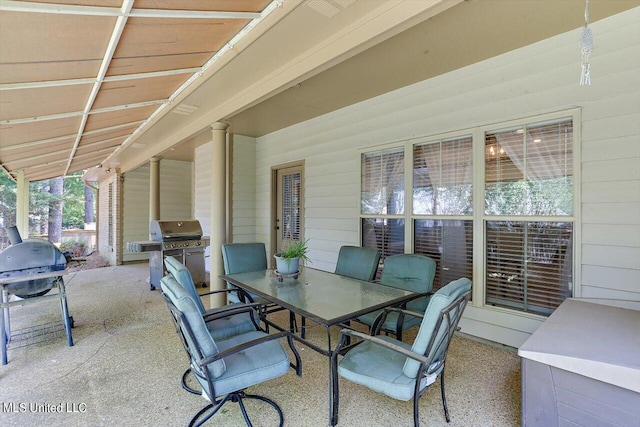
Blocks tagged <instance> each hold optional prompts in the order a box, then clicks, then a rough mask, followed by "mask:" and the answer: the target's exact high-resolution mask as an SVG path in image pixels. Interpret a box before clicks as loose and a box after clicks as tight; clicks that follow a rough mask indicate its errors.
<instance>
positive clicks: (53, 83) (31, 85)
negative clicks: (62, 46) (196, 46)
mask: <svg viewBox="0 0 640 427" xmlns="http://www.w3.org/2000/svg"><path fill="white" fill-rule="evenodd" d="M201 69H202V68H201V67H192V68H178V69H175V70H166V71H152V72H149V73H137V74H122V75H118V76H105V78H104V79H103V80H102V81H103V82H120V81H123V80H138V79H149V78H153V77H164V76H175V75H177V74H189V73H197V72H199V71H200V70H201ZM90 83H96V78H95V77H89V78H84V79H69V80H46V81H39V82H23V83H4V84H0V91H6V90H20V89H39V88H44V87H59V86H73V85H85V84H90Z"/></svg>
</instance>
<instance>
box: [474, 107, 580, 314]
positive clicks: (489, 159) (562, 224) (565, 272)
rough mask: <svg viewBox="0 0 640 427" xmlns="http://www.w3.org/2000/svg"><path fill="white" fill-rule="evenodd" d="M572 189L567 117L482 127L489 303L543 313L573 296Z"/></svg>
mask: <svg viewBox="0 0 640 427" xmlns="http://www.w3.org/2000/svg"><path fill="white" fill-rule="evenodd" d="M573 188H574V184H573V121H572V119H561V120H558V121H555V122H544V123H536V124H525V125H522V126H516V127H513V128H509V129H502V130H499V131H492V132H488V133H486V134H485V213H486V215H491V216H492V217H491V218H488V219H486V220H485V250H486V261H485V262H486V264H485V279H486V303H487V304H492V305H497V306H502V307H507V308H513V309H517V310H522V311H527V312H532V313H537V314H544V315H546V314H550V313H552V312H553V310H554V309H555V308H556V307H558V306H559V305H560V304H561V303H562V301H564V300H565V299H566V298H568V297H570V296H571V293H572V282H573V222H572V221H573V218H571V216H572V215H573ZM522 216H527V218H526V219H525V218H523V219H522V220H518V219H517V217H522ZM551 216H553V217H559V216H560V217H566V218H567V220H566V221H548V220H547V218H545V217H551ZM496 217H497V218H496ZM500 217H503V218H500ZM514 217H516V218H515V219H514Z"/></svg>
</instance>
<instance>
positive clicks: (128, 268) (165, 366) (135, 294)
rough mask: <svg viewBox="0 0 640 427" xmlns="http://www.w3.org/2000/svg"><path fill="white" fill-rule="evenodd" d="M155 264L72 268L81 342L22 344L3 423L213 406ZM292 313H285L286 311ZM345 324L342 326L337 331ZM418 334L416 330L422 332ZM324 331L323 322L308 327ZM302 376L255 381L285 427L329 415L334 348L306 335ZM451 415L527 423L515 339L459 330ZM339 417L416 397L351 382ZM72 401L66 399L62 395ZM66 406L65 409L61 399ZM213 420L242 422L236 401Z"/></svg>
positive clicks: (26, 310)
mask: <svg viewBox="0 0 640 427" xmlns="http://www.w3.org/2000/svg"><path fill="white" fill-rule="evenodd" d="M148 273H149V270H148V266H147V265H146V264H132V265H125V266H118V267H104V268H98V269H92V270H86V271H80V272H78V273H72V274H70V275H68V276H67V278H66V279H67V283H68V284H67V295H68V302H69V310H70V313H71V314H72V315H73V317H74V321H75V328H74V329H73V337H74V342H75V345H74V346H73V347H68V346H67V343H66V338H65V335H64V332H63V331H62V332H59V333H58V336H57V337H52V336H49V337H50V338H53V339H51V340H50V341H47V342H42V343H39V344H35V345H30V346H27V347H23V348H17V349H12V347H9V363H8V364H7V365H6V366H3V367H2V369H1V370H0V383H2V387H1V389H0V401H1V402H2V404H3V405H4V406H3V407H2V415H1V417H0V418H1V419H2V425H3V426H24V425H45V424H46V425H48V426H85V425H101V426H113V425H121V426H139V425H149V426H151V425H155V426H170V425H173V426H176V425H185V424H186V423H187V422H188V420H189V419H190V418H191V417H192V416H193V414H195V413H196V412H197V411H198V410H199V409H201V408H202V407H203V406H204V405H205V403H206V402H205V400H204V399H203V398H202V397H200V396H195V395H193V394H189V393H187V392H186V391H185V390H183V389H182V388H181V386H180V376H181V375H182V373H183V372H184V370H185V369H186V367H187V357H186V355H185V353H184V351H183V349H182V345H181V344H180V341H179V339H178V336H177V334H176V333H175V329H174V326H173V323H172V321H171V318H170V314H169V311H168V309H167V307H166V305H165V303H164V301H163V299H162V296H161V294H160V292H159V291H150V290H149V286H148V283H147V281H146V279H147V276H148ZM59 319H60V313H59V310H58V305H57V304H56V303H55V301H53V302H47V301H44V302H42V303H39V304H33V305H29V306H23V307H20V308H16V309H14V310H12V317H11V320H12V325H13V327H14V328H30V327H33V326H34V325H40V324H46V323H50V322H55V321H59ZM279 320H280V321H281V322H282V324H286V323H285V322H286V314H285V313H284V312H283V313H282V314H281V319H279ZM335 332H336V333H337V332H338V329H336V330H335ZM414 333H415V331H414ZM309 334H310V336H311V337H312V340H315V339H322V338H323V337H324V331H323V330H321V328H315V329H311V330H310V331H309ZM296 348H297V349H298V350H299V352H300V354H301V356H302V363H303V374H302V378H299V377H297V376H296V375H295V373H294V372H293V371H291V372H289V373H288V374H287V375H285V376H284V377H281V378H278V379H276V380H274V381H271V382H268V383H265V384H262V385H259V386H256V387H252V388H250V389H249V390H248V392H251V393H257V394H261V395H264V396H267V397H269V398H271V399H273V400H274V401H276V402H277V403H278V404H279V405H280V406H281V408H282V410H283V412H284V417H285V425H287V426H309V427H313V426H319V425H326V424H327V421H328V391H327V390H328V365H327V359H326V357H324V356H322V355H320V354H319V353H317V352H315V351H312V350H310V349H308V348H305V347H304V346H301V345H300V344H299V343H296ZM446 375H447V401H448V402H449V410H450V413H451V424H450V425H451V426H465V427H467V426H488V425H491V426H504V427H507V426H514V425H518V424H519V423H520V362H519V358H518V357H517V355H516V354H515V351H514V349H513V348H510V347H505V346H497V345H489V344H487V343H482V342H479V341H477V340H473V339H470V338H469V337H466V336H464V335H458V336H456V337H455V338H454V340H453V342H452V344H451V348H450V350H449V357H448V361H447V372H446ZM341 396H342V400H341V412H340V413H341V419H340V424H339V425H341V426H362V425H369V426H384V425H396V424H397V425H405V424H406V425H408V424H409V423H410V418H411V416H410V413H411V402H398V401H396V400H394V399H391V398H388V397H385V396H382V395H379V394H377V393H374V392H372V391H369V390H367V389H366V388H364V387H358V386H356V385H354V384H351V383H349V382H347V381H343V382H341ZM59 405H62V406H59ZM252 405H253V404H252V403H248V404H247V407H248V411H249V412H250V415H251V417H252V421H253V422H254V423H255V425H263V426H269V425H274V423H275V422H276V421H275V420H273V419H270V418H269V416H270V415H273V413H270V411H261V410H262V409H263V407H261V406H258V407H257V408H258V409H257V412H255V411H252V409H253V408H255V407H253V406H252ZM58 408H60V409H58ZM420 414H421V425H424V426H441V425H443V424H446V423H445V420H444V414H443V412H442V402H441V400H440V390H439V385H438V384H434V385H433V387H432V388H431V389H430V390H429V391H428V392H427V393H426V395H425V396H424V397H423V398H422V399H421V400H420ZM213 421H214V422H213V424H215V425H225V426H241V425H244V421H243V419H242V416H241V413H240V411H239V409H238V406H237V405H232V404H228V405H227V406H226V408H225V410H224V411H223V412H221V413H220V414H217V415H216V416H215V418H214V419H213Z"/></svg>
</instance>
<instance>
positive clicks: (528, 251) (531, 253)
mask: <svg viewBox="0 0 640 427" xmlns="http://www.w3.org/2000/svg"><path fill="white" fill-rule="evenodd" d="M486 242H487V256H486V257H487V259H486V271H487V297H486V301H487V303H488V304H492V305H497V306H502V307H507V308H516V309H519V310H522V311H527V312H532V313H537V314H544V315H547V314H550V313H552V312H553V310H554V309H555V308H556V307H558V306H559V305H560V304H561V303H562V301H564V300H565V299H566V298H568V297H570V296H571V289H572V282H573V268H572V265H573V251H572V247H573V224H572V223H570V222H529V221H487V225H486Z"/></svg>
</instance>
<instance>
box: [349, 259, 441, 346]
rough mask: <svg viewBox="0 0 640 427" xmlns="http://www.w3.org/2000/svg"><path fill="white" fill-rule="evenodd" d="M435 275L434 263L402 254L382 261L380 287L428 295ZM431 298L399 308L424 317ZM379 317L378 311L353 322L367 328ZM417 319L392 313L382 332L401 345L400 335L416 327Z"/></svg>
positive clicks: (427, 297) (422, 298)
mask: <svg viewBox="0 0 640 427" xmlns="http://www.w3.org/2000/svg"><path fill="white" fill-rule="evenodd" d="M435 274H436V262H435V261H434V260H433V259H431V258H429V257H427V256H424V255H417V254H403V255H393V256H388V257H386V258H385V259H384V267H383V268H382V276H381V277H380V284H382V285H386V286H393V287H394V288H400V289H406V290H408V291H413V292H420V293H430V292H431V290H432V289H433V278H434V277H435ZM429 298H430V295H427V296H424V297H420V298H416V299H414V300H411V301H409V302H408V303H407V304H406V305H405V306H403V307H402V308H404V309H406V310H408V311H413V312H416V313H424V311H425V310H426V309H427V305H428V304H429ZM379 314H380V311H376V312H373V313H368V314H365V315H364V316H360V317H358V318H357V319H356V320H357V321H358V322H360V323H363V324H365V325H367V326H369V327H371V326H373V322H374V320H375V319H376V317H377V316H378V315H379ZM420 322H421V319H420V318H419V317H415V316H411V315H405V312H403V311H392V312H389V314H388V315H387V317H386V320H385V322H384V324H383V325H381V327H380V328H381V330H383V331H384V332H387V333H394V334H395V335H396V339H397V340H398V341H402V332H403V331H406V330H407V329H411V328H413V327H414V326H418V325H419V324H420Z"/></svg>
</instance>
